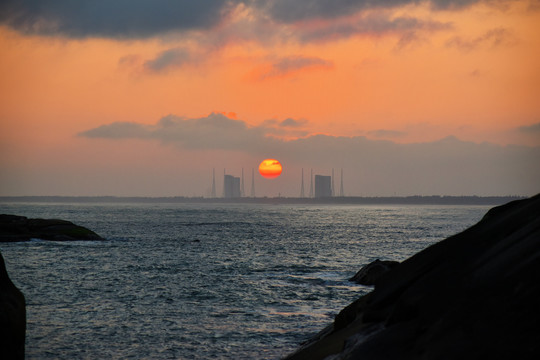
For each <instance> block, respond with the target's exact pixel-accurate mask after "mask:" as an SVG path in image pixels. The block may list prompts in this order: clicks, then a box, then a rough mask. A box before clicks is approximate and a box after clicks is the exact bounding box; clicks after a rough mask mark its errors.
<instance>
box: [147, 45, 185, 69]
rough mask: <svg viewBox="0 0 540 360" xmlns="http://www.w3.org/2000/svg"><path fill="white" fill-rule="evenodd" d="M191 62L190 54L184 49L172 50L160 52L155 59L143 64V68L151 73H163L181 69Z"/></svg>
mask: <svg viewBox="0 0 540 360" xmlns="http://www.w3.org/2000/svg"><path fill="white" fill-rule="evenodd" d="M191 60H192V56H191V54H190V52H189V51H188V50H186V49H184V48H172V49H169V50H165V51H163V52H161V53H160V54H159V55H158V56H157V57H156V58H154V59H152V60H148V61H146V62H145V63H144V65H143V66H144V68H145V69H146V70H149V71H151V72H164V71H166V70H169V69H171V68H176V67H181V66H182V65H184V64H186V63H188V62H189V61H191Z"/></svg>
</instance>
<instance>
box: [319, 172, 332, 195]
mask: <svg viewBox="0 0 540 360" xmlns="http://www.w3.org/2000/svg"><path fill="white" fill-rule="evenodd" d="M315 197H316V198H323V197H332V177H331V176H324V175H315Z"/></svg>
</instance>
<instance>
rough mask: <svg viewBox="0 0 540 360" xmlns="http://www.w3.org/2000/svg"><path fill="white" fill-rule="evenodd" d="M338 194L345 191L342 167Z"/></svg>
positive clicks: (342, 193)
mask: <svg viewBox="0 0 540 360" xmlns="http://www.w3.org/2000/svg"><path fill="white" fill-rule="evenodd" d="M339 196H341V197H344V196H345V192H344V191H343V168H342V169H341V184H339Z"/></svg>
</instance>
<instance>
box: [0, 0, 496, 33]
mask: <svg viewBox="0 0 540 360" xmlns="http://www.w3.org/2000/svg"><path fill="white" fill-rule="evenodd" d="M485 1H487V2H489V3H490V4H493V3H499V2H503V0H500V1H499V0H428V1H427V3H428V4H430V5H431V8H432V9H433V10H448V9H462V8H464V7H466V6H469V5H472V4H475V3H479V2H485ZM422 3H424V2H422V1H418V0H381V1H372V0H302V1H300V0H299V1H290V0H274V1H266V0H265V1H263V0H197V1H193V0H92V1H85V2H83V3H81V2H74V1H64V0H4V1H2V2H0V24H4V25H7V26H9V27H11V28H13V29H15V30H17V31H20V32H22V33H26V34H38V35H50V36H56V35H59V36H65V37H70V38H87V37H99V38H114V39H141V38H149V37H155V36H161V35H164V34H170V33H182V34H185V35H189V34H190V32H192V31H202V32H206V31H207V30H215V29H217V28H218V27H219V29H220V31H216V32H215V34H213V36H215V37H216V38H217V39H219V40H217V41H226V39H223V38H220V36H221V35H220V34H221V33H222V30H224V29H225V30H231V31H232V33H227V31H225V32H224V33H225V36H227V37H233V38H235V37H240V38H242V39H247V38H251V37H252V35H250V33H252V31H251V30H252V29H255V30H256V31H257V35H258V36H261V37H271V36H272V35H271V34H272V33H276V32H278V33H279V28H280V25H283V24H285V25H288V24H297V23H302V22H306V21H310V20H318V19H323V20H335V19H340V18H344V17H349V16H351V15H355V14H360V13H362V12H370V11H374V10H375V11H378V10H385V9H397V8H399V7H402V6H406V5H418V4H422ZM238 14H241V15H242V16H240V17H237V15H238ZM246 19H250V21H245V20H246ZM253 19H256V21H252V20H253ZM399 21H400V20H398V23H399ZM227 22H233V23H234V24H232V25H231V24H229V25H230V26H229V27H225V28H223V27H222V26H221V25H223V24H224V23H227ZM235 24H236V25H235ZM240 24H241V26H240ZM270 24H274V26H271V27H270V26H269V25H270ZM336 25H337V26H336V30H335V31H334V36H337V35H339V34H342V35H345V34H347V33H348V34H352V33H358V32H362V31H365V29H366V28H369V27H371V26H372V25H370V24H369V23H367V24H364V25H362V24H356V25H353V26H350V25H348V26H347V25H346V26H343V25H340V24H336ZM389 25H392V24H391V23H390V24H388V25H386V26H389ZM393 25H394V26H395V25H397V24H393ZM246 26H247V28H248V30H249V31H246V30H244V29H245V28H246ZM386 26H384V27H386ZM377 30H380V28H379V29H374V31H377ZM325 32H326V33H327V34H329V33H331V32H332V31H331V30H330V29H326V30H325ZM286 33H288V34H289V35H290V31H288V32H286ZM282 36H283V37H284V38H285V37H286V34H282ZM315 36H316V34H312V36H311V37H312V38H315ZM327 36H328V35H327ZM319 38H321V34H319Z"/></svg>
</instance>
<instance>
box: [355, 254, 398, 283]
mask: <svg viewBox="0 0 540 360" xmlns="http://www.w3.org/2000/svg"><path fill="white" fill-rule="evenodd" d="M396 265H399V261H391V260H383V261H381V260H379V259H377V260H375V261H373V262H371V263H369V264H367V265H365V266H363V267H362V268H361V269H360V270H358V272H357V273H356V274H355V275H354V276H353V277H352V278H350V279H349V281H353V282H355V283H357V284H360V285H375V283H376V282H377V281H378V280H379V279H380V278H381V277H382V276H383V275H384V274H386V273H387V272H389V271H390V270H392V268H394V267H395V266H396Z"/></svg>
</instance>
